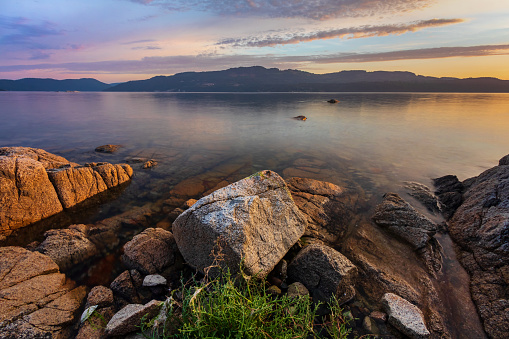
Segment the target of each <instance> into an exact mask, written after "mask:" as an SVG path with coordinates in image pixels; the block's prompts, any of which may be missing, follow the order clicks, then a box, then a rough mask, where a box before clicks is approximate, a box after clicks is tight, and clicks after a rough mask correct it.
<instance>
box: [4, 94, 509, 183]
mask: <svg viewBox="0 0 509 339" xmlns="http://www.w3.org/2000/svg"><path fill="white" fill-rule="evenodd" d="M331 98H335V99H338V100H340V102H339V103H337V104H329V103H327V102H326V100H328V99H331ZM298 115H304V116H306V117H307V118H308V119H307V120H306V121H298V120H294V119H292V117H295V116H298ZM0 122H1V123H0V146H29V147H37V148H43V149H45V150H48V151H50V152H55V153H57V154H61V155H64V156H67V157H69V158H70V159H69V160H73V161H76V162H80V161H81V160H89V159H91V158H93V150H94V149H95V147H97V146H99V145H102V144H108V143H110V144H121V145H123V146H124V147H123V149H122V152H121V153H120V154H119V155H120V156H117V155H111V156H110V157H106V159H107V160H110V159H111V160H112V161H114V160H117V159H119V160H122V159H121V158H122V157H126V156H128V155H132V154H137V153H139V154H142V153H143V155H146V156H149V157H150V156H152V155H153V156H155V157H157V156H158V155H159V156H160V159H158V160H163V161H162V162H163V163H164V159H165V158H168V159H175V158H176V156H177V157H178V158H180V159H181V160H184V159H185V163H186V165H185V167H189V166H192V162H193V161H192V158H193V156H194V158H196V159H197V161H196V162H197V165H198V166H200V162H201V158H200V157H198V155H200V156H202V157H205V158H208V159H211V161H212V162H214V161H217V162H221V161H225V160H226V159H231V158H232V157H242V158H247V157H251V159H252V160H251V163H252V167H253V170H259V169H274V170H281V169H284V168H286V167H288V166H291V161H292V160H294V159H296V158H299V157H310V158H313V159H318V160H321V161H325V162H328V163H329V162H340V163H342V164H343V165H345V166H346V167H348V168H349V169H350V170H352V171H356V172H357V174H358V175H359V176H360V177H362V180H364V181H366V182H368V181H372V182H371V183H370V185H371V186H369V185H368V186H369V187H368V186H367V188H368V189H370V190H371V189H372V188H373V187H372V186H373V185H374V186H376V187H379V188H380V189H382V190H385V189H394V186H398V185H400V184H401V182H402V181H406V180H412V181H419V182H423V183H429V180H430V178H434V177H438V176H442V175H446V174H456V175H458V177H459V178H460V180H463V179H466V178H468V177H471V176H475V175H478V174H479V173H480V172H482V171H483V170H485V169H487V168H490V167H492V166H494V165H496V164H497V162H498V159H499V158H501V157H502V156H504V155H506V154H508V153H509V137H508V136H507V131H508V130H509V94H450V93H445V94H442V93H440V94H439V93H437V94H433V93H431V94H430V93H96V92H92V93H90V92H83V93H59V92H1V93H0ZM91 152H92V153H91ZM151 152H152V153H151ZM91 154H92V155H91ZM103 158H104V157H103ZM190 158H191V159H190ZM172 162H173V164H172V166H173V167H174V168H175V169H178V168H179V166H181V165H182V164H183V163H184V161H182V162H181V163H180V164H179V163H178V162H174V161H173V160H172ZM166 165H169V164H166ZM186 174H187V173H185V172H182V173H179V176H180V178H185V177H186ZM362 180H361V181H362Z"/></svg>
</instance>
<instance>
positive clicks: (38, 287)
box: [0, 247, 86, 338]
mask: <svg viewBox="0 0 509 339" xmlns="http://www.w3.org/2000/svg"><path fill="white" fill-rule="evenodd" d="M0 258H2V260H1V262H0V277H2V279H0V337H2V338H69V337H70V335H71V331H72V326H71V325H72V324H73V322H74V320H75V317H76V315H77V312H78V311H79V309H80V307H81V305H82V302H83V299H84V298H85V296H86V288H85V287H84V286H80V287H76V286H75V284H74V283H73V282H72V281H70V280H68V279H66V277H65V275H63V274H61V273H60V272H59V271H58V266H57V265H56V264H55V263H54V262H53V260H51V258H49V257H48V256H45V255H43V254H41V253H38V252H30V251H28V250H25V249H23V248H20V247H2V248H0Z"/></svg>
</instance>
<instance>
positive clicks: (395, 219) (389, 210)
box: [372, 193, 437, 249]
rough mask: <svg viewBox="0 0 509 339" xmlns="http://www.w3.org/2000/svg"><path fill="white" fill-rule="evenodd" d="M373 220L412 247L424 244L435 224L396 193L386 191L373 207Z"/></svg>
mask: <svg viewBox="0 0 509 339" xmlns="http://www.w3.org/2000/svg"><path fill="white" fill-rule="evenodd" d="M372 219H373V221H374V222H375V223H376V224H377V225H378V226H381V227H384V228H386V229H387V230H389V232H391V233H393V234H394V235H396V236H398V237H400V238H401V239H403V240H405V241H406V242H407V243H409V244H410V245H411V246H412V247H413V248H414V249H420V248H423V247H425V246H426V244H427V243H428V242H429V241H430V240H431V237H433V235H435V233H436V230H437V225H436V224H435V223H433V222H432V221H431V220H429V219H428V218H426V217H425V216H424V215H422V214H421V213H419V212H418V211H416V210H415V209H414V208H413V207H412V206H410V204H408V203H407V202H406V201H404V200H403V199H401V197H400V196H399V195H398V194H396V193H386V194H385V195H384V199H383V201H382V203H381V204H379V205H378V206H377V207H376V208H375V213H374V215H373V217H372Z"/></svg>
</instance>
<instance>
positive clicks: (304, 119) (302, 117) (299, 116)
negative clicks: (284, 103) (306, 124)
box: [293, 115, 308, 121]
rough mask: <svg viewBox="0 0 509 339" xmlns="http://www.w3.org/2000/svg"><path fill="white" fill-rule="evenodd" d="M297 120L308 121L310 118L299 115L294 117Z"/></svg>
mask: <svg viewBox="0 0 509 339" xmlns="http://www.w3.org/2000/svg"><path fill="white" fill-rule="evenodd" d="M293 118H294V119H295V120H302V121H306V120H307V119H308V118H306V117H305V116H304V115H298V116H296V117H293Z"/></svg>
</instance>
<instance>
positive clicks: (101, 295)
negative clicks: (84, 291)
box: [85, 285, 114, 308]
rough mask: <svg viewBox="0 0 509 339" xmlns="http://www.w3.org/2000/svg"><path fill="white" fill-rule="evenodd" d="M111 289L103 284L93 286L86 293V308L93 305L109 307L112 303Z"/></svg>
mask: <svg viewBox="0 0 509 339" xmlns="http://www.w3.org/2000/svg"><path fill="white" fill-rule="evenodd" d="M113 302H114V300H113V291H112V290H111V289H109V288H108V287H105V286H100V285H99V286H94V287H92V290H90V292H89V293H88V297H87V303H86V305H85V307H86V308H88V307H91V306H93V305H97V306H99V308H103V307H109V306H112V305H113Z"/></svg>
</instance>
